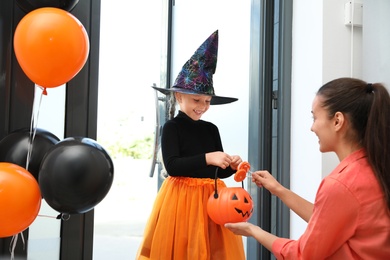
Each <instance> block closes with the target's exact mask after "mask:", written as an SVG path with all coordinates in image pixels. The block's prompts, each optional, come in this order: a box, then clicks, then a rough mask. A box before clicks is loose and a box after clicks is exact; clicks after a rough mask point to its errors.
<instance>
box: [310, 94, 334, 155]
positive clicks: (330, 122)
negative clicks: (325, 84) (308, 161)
mask: <svg viewBox="0 0 390 260" xmlns="http://www.w3.org/2000/svg"><path fill="white" fill-rule="evenodd" d="M311 112H312V115H313V125H312V126H311V131H313V132H314V133H315V134H316V135H317V137H318V143H319V145H320V151H321V152H331V151H334V148H335V147H334V146H335V140H336V139H335V133H336V132H335V127H334V126H335V118H334V117H333V118H329V115H328V111H327V110H326V109H325V108H324V107H323V103H322V98H321V96H318V95H317V96H316V97H315V98H314V100H313V104H312V111H311Z"/></svg>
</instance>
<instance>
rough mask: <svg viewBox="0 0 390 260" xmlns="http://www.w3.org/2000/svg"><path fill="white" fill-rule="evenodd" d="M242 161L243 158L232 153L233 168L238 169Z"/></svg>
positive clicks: (231, 164)
mask: <svg viewBox="0 0 390 260" xmlns="http://www.w3.org/2000/svg"><path fill="white" fill-rule="evenodd" d="M241 162H242V159H241V157H240V156H238V155H232V161H231V162H230V167H231V168H232V169H233V170H237V167H238V165H239V164H240V163H241Z"/></svg>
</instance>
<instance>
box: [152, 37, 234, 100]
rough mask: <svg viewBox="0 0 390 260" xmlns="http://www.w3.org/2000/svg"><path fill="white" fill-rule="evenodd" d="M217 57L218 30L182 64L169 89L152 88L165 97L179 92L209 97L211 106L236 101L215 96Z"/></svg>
mask: <svg viewBox="0 0 390 260" xmlns="http://www.w3.org/2000/svg"><path fill="white" fill-rule="evenodd" d="M217 55H218V30H216V31H215V32H214V33H213V34H211V35H210V36H209V37H208V38H207V40H206V41H204V42H203V43H202V45H200V46H199V48H198V49H197V50H196V51H195V53H194V54H193V55H192V57H191V58H190V59H189V60H188V61H187V62H186V63H185V64H184V66H183V68H182V69H181V71H180V73H179V75H178V76H177V78H176V80H175V83H174V84H173V86H172V87H171V88H158V87H153V88H154V89H157V90H158V91H160V92H161V93H164V94H166V95H168V94H170V93H172V92H180V93H185V94H194V95H207V96H211V97H212V98H211V101H210V104H211V105H220V104H227V103H231V102H234V101H237V100H238V99H237V98H231V97H222V96H217V95H215V91H214V87H213V74H214V73H215V70H216V67H217Z"/></svg>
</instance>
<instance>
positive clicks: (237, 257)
mask: <svg viewBox="0 0 390 260" xmlns="http://www.w3.org/2000/svg"><path fill="white" fill-rule="evenodd" d="M220 187H226V185H225V183H224V182H223V181H222V180H218V188H220ZM213 192H214V180H213V179H198V178H186V177H168V178H167V179H165V180H164V182H163V184H162V186H161V188H160V191H159V192H158V194H157V197H156V200H155V202H154V206H153V209H152V212H151V215H150V217H149V220H148V222H147V224H146V227H145V233H144V237H143V240H142V242H141V245H140V248H139V249H138V253H137V256H136V259H137V260H144V259H153V260H157V259H158V260H171V259H174V260H186V259H187V260H242V259H245V253H244V246H243V241H242V237H241V236H237V235H235V234H233V233H232V232H231V231H229V230H228V229H226V228H225V227H223V226H221V225H218V224H216V223H214V222H213V221H212V220H211V219H210V218H209V217H208V214H207V201H208V199H209V197H210V195H211V194H213Z"/></svg>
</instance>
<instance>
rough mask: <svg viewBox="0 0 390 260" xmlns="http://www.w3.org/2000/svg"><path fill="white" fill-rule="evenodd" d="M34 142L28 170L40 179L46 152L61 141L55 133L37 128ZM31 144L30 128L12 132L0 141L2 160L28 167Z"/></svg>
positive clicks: (0, 158) (0, 157)
mask: <svg viewBox="0 0 390 260" xmlns="http://www.w3.org/2000/svg"><path fill="white" fill-rule="evenodd" d="M35 131H36V132H35V137H34V142H33V143H32V147H31V148H32V149H31V155H30V160H29V164H28V171H29V172H30V173H31V174H32V175H33V176H34V177H35V179H36V180H37V181H38V175H39V167H40V166H41V162H42V159H43V157H44V156H45V154H46V152H47V151H48V150H49V149H50V148H51V147H52V146H54V145H55V144H56V143H58V142H59V141H60V139H58V137H57V136H55V135H54V134H52V133H50V132H48V131H46V130H43V129H40V128H37V129H35ZM29 145H30V129H28V128H23V129H20V130H17V131H15V132H12V133H10V134H9V135H7V136H6V137H4V138H3V139H2V140H1V141H0V162H9V163H14V164H17V165H19V166H21V167H23V168H26V166H27V165H26V162H27V153H28V149H29Z"/></svg>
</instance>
